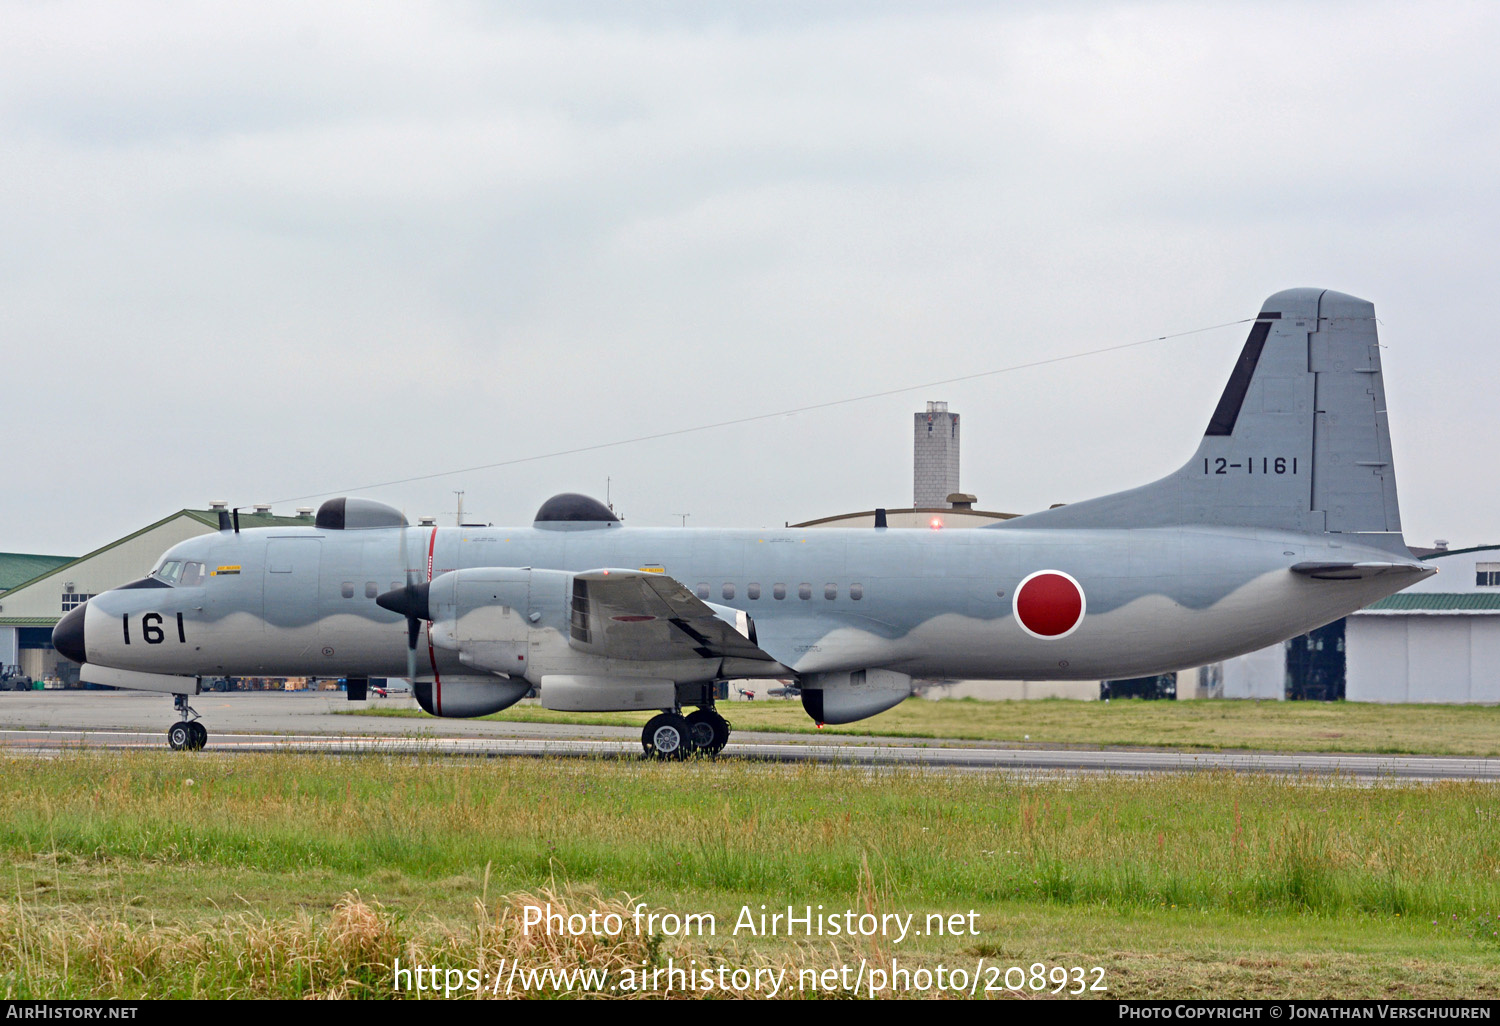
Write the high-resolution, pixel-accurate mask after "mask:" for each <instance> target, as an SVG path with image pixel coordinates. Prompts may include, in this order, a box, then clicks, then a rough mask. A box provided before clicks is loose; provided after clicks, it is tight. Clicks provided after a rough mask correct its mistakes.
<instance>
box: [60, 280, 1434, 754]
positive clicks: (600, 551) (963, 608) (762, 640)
mask: <svg viewBox="0 0 1500 1026" xmlns="http://www.w3.org/2000/svg"><path fill="white" fill-rule="evenodd" d="M220 526H221V530H220V531H219V532H218V533H217V534H211V535H207V536H203V537H198V538H193V539H190V540H188V541H184V542H181V543H180V544H178V545H175V546H173V547H172V548H171V549H170V550H169V551H168V552H167V553H166V554H165V555H163V556H162V557H161V560H160V562H159V563H158V564H157V566H156V568H155V569H154V570H152V571H151V573H150V575H149V576H147V577H145V578H143V579H141V580H138V581H134V582H132V583H130V584H126V585H124V586H123V587H120V588H116V589H114V590H112V591H108V592H105V593H103V594H101V595H97V596H95V597H94V598H92V599H90V600H89V601H88V602H87V603H86V604H85V605H83V606H82V607H80V608H78V609H75V610H73V611H72V612H70V613H68V614H67V615H66V616H64V617H63V618H62V620H61V621H60V622H59V623H58V625H57V627H56V629H55V630H54V632H53V644H54V645H55V646H56V648H57V650H58V651H59V652H61V653H62V654H63V655H65V656H67V657H69V658H71V659H75V660H77V661H78V662H80V663H83V664H84V667H83V670H82V673H81V679H82V680H84V681H89V682H93V683H97V684H107V685H113V686H115V687H122V688H136V689H143V690H148V691H159V692H163V693H166V694H171V695H173V696H175V703H176V707H177V709H178V712H179V715H180V716H181V720H180V722H178V723H176V724H174V725H173V726H172V727H171V728H170V730H169V731H168V742H169V743H170V744H171V746H172V747H173V748H201V747H202V746H203V745H204V743H205V742H206V741H207V738H208V732H207V730H206V729H205V728H204V727H203V725H202V723H201V722H200V721H199V719H198V716H197V714H196V713H195V712H193V710H192V709H191V707H190V706H189V705H188V699H189V697H190V696H192V695H195V694H197V693H198V691H199V682H200V680H201V679H202V678H203V677H217V676H223V675H233V676H309V677H323V678H331V677H347V678H349V679H350V681H351V692H352V693H353V694H357V693H358V692H359V691H360V690H362V687H361V685H362V683H363V681H364V680H366V679H368V678H369V677H370V676H399V675H401V674H402V673H403V672H405V673H407V674H408V676H409V677H410V678H412V680H413V690H414V692H415V695H416V698H417V701H418V703H419V704H420V705H421V707H422V708H423V709H424V710H426V711H427V712H428V713H431V714H432V715H435V716H480V715H484V714H487V713H492V712H496V711H498V710H501V709H504V708H505V707H507V706H509V705H511V704H513V703H515V702H517V701H519V700H520V699H521V698H522V697H524V696H526V695H527V694H529V693H531V692H532V691H533V689H534V690H535V692H536V694H537V696H538V697H539V699H540V701H541V704H542V705H543V706H545V707H547V708H549V709H558V710H575V711H606V710H658V711H659V715H657V716H655V717H654V718H653V719H652V720H651V721H650V722H649V723H648V724H647V725H646V727H645V730H644V732H643V734H642V746H643V748H644V749H645V751H646V753H647V754H648V755H654V756H656V757H659V758H680V757H682V756H684V755H688V754H691V753H693V752H702V753H717V752H718V751H719V750H720V749H722V748H723V747H724V744H725V742H726V741H727V740H728V737H729V725H728V723H727V722H726V721H725V720H724V718H723V717H722V716H721V715H720V714H719V713H718V711H717V710H716V709H715V704H714V697H715V694H716V685H717V684H718V682H721V681H725V680H729V679H740V678H781V679H792V680H795V681H796V683H797V684H798V686H799V687H800V688H801V693H802V703H803V706H804V707H805V708H806V710H807V712H808V714H809V715H810V716H811V717H812V718H813V719H814V720H815V721H817V722H819V723H848V722H851V721H854V720H859V719H863V718H865V717H867V716H873V715H875V714H877V713H879V712H882V711H884V710H886V709H889V708H891V707H893V706H895V705H897V704H898V703H900V702H901V701H902V700H903V699H905V698H907V697H908V696H909V695H910V694H911V688H912V681H913V679H914V678H978V679H984V678H990V679H1016V678H1024V679H1030V680H1095V679H1102V678H1112V677H1113V678H1118V677H1135V676H1143V675H1147V674H1156V673H1163V672H1167V671H1171V670H1176V669H1181V668H1183V667H1190V666H1198V665H1202V664H1205V663H1210V662H1214V661H1217V660H1221V659H1225V658H1227V657H1230V656H1234V655H1238V654H1241V653H1244V652H1249V651H1252V650H1254V649H1257V648H1261V647H1264V646H1266V645H1270V644H1274V643H1276V642H1280V641H1283V640H1285V639H1286V638H1289V637H1293V636H1295V635H1297V634H1301V633H1303V632H1305V631H1308V630H1310V629H1312V628H1314V627H1317V626H1319V625H1321V624H1325V623H1328V622H1329V621H1332V620H1335V619H1337V618H1339V617H1341V616H1344V615H1345V614H1347V613H1350V612H1352V611H1353V610H1356V609H1359V608H1361V607H1363V606H1365V605H1368V604H1369V603H1371V602H1374V601H1375V600H1377V599H1380V598H1382V597H1384V596H1386V595H1389V594H1391V593H1393V592H1396V591H1399V590H1400V589H1402V588H1404V587H1406V586H1407V585H1410V584H1412V583H1414V582H1416V581H1418V580H1420V579H1421V578H1422V577H1424V576H1426V575H1427V574H1430V573H1432V572H1434V571H1433V569H1432V568H1431V567H1428V566H1425V565H1423V564H1422V563H1421V562H1419V561H1418V560H1417V559H1416V558H1415V557H1414V556H1413V555H1412V553H1411V552H1410V551H1409V550H1408V549H1407V547H1406V544H1405V541H1404V540H1403V538H1402V535H1401V519H1400V514H1399V512H1398V510H1397V503H1396V479H1395V475H1394V471H1393V467H1392V465H1391V444H1390V434H1389V431H1388V428H1387V423H1386V408H1385V388H1384V384H1383V382H1382V379H1381V370H1380V348H1379V345H1378V343H1377V340H1376V330H1375V309H1374V307H1373V306H1372V305H1371V304H1370V303H1368V302H1366V301H1365V300H1361V299H1356V298H1354V297H1352V296H1347V295H1343V294H1341V293H1338V292H1331V291H1326V290H1322V289H1291V290H1288V291H1285V292H1279V293H1277V294H1276V295H1273V296H1271V297H1270V298H1269V299H1268V300H1267V301H1266V302H1265V303H1264V304H1263V306H1262V308H1261V312H1260V313H1259V315H1258V316H1257V317H1256V318H1255V320H1254V326H1253V327H1252V328H1251V330H1250V335H1249V338H1248V339H1247V341H1246V342H1245V345H1244V349H1243V350H1242V352H1241V353H1240V357H1239V360H1238V361H1237V363H1236V364H1235V366H1234V370H1233V373H1232V374H1231V375H1230V379H1229V382H1228V384H1227V386H1226V387H1225V389H1224V392H1223V395H1222V396H1221V397H1220V399H1219V402H1218V405H1217V406H1216V407H1215V408H1214V410H1213V413H1212V416H1211V417H1210V419H1209V424H1208V430H1207V431H1206V432H1205V434H1204V436H1203V439H1202V441H1201V442H1200V443H1199V446H1198V451H1197V452H1196V453H1194V454H1193V457H1192V458H1191V459H1190V460H1188V462H1187V463H1186V464H1185V465H1184V466H1183V467H1182V468H1181V469H1179V470H1177V471H1176V472H1175V473H1172V474H1169V475H1168V476H1166V477H1164V478H1162V479H1160V480H1158V481H1156V482H1154V483H1151V484H1147V485H1144V486H1142V487H1139V488H1134V489H1131V490H1129V491H1124V492H1119V493H1116V494H1113V495H1106V496H1103V497H1102V498H1097V499H1091V500H1088V501H1084V502H1077V503H1073V504H1071V505H1065V506H1059V507H1054V508H1052V509H1048V510H1043V511H1041V512H1037V513H1032V514H1029V515H1027V516H1022V517H1018V518H1016V519H1013V520H1006V521H1002V522H1000V523H997V524H995V525H994V526H992V527H986V528H978V529H971V530H955V531H928V530H899V529H894V530H893V529H883V528H882V527H881V526H879V519H877V526H876V527H875V528H874V529H868V528H866V529H816V530H811V531H803V530H798V529H784V530H783V529H778V530H729V529H725V530H716V529H703V528H636V527H626V526H624V525H623V524H622V523H621V522H620V521H619V520H618V519H617V518H616V517H615V515H614V514H613V513H612V512H611V511H610V510H609V509H608V508H607V507H606V506H604V505H603V504H602V503H599V502H598V501H596V500H594V499H590V498H587V497H584V496H581V495H573V494H567V495H559V496H556V497H554V498H552V499H550V500H548V501H547V502H546V503H545V504H544V505H543V506H542V507H541V509H540V511H539V512H538V513H537V515H536V520H535V522H534V523H532V524H531V525H530V526H526V527H517V528H496V527H432V526H421V527H413V526H411V525H409V524H408V523H407V522H406V519H405V517H404V516H403V515H402V514H401V513H400V512H399V511H397V510H395V509H393V508H392V507H390V506H387V505H384V504H382V503H378V502H374V501H371V500H368V499H359V498H339V499H332V500H330V501H328V502H325V503H324V504H323V505H322V507H321V508H320V509H319V510H318V513H317V517H316V520H315V522H314V525H313V526H311V527H294V528H285V527H273V528H263V529H256V530H248V529H247V530H244V531H240V530H238V529H237V526H238V525H237V523H236V522H234V521H233V519H232V518H231V517H230V516H229V515H228V514H225V515H223V516H222V517H221V525H220ZM353 694H351V697H353ZM685 707H696V711H694V712H692V713H691V714H690V715H684V708H685Z"/></svg>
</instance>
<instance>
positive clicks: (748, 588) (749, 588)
mask: <svg viewBox="0 0 1500 1026" xmlns="http://www.w3.org/2000/svg"><path fill="white" fill-rule="evenodd" d="M745 597H746V598H748V599H749V600H750V601H751V602H754V601H756V600H757V599H759V598H760V585H758V584H747V585H745Z"/></svg>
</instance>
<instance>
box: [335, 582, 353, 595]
mask: <svg viewBox="0 0 1500 1026" xmlns="http://www.w3.org/2000/svg"><path fill="white" fill-rule="evenodd" d="M339 593H340V594H341V595H343V596H344V598H353V597H354V582H353V581H345V582H344V583H343V584H342V585H340V586H339Z"/></svg>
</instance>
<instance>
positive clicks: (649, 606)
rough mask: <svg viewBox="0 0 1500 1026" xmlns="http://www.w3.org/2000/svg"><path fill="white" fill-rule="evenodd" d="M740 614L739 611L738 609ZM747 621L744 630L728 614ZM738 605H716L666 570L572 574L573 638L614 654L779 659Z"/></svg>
mask: <svg viewBox="0 0 1500 1026" xmlns="http://www.w3.org/2000/svg"><path fill="white" fill-rule="evenodd" d="M736 614H737V615H736ZM729 616H734V617H735V619H736V620H739V619H741V618H743V619H744V621H745V628H744V630H743V632H742V631H741V630H738V629H736V626H735V624H734V623H731V622H730V621H729V619H728V617H729ZM754 633H755V631H754V625H753V624H752V623H751V622H750V620H749V617H748V616H745V614H744V613H740V612H738V611H737V610H731V609H724V610H723V611H722V612H720V611H716V610H715V608H714V607H712V606H710V605H709V604H708V603H706V602H704V601H703V600H702V599H700V598H698V596H696V595H694V594H693V593H692V592H691V591H689V590H688V588H687V586H686V585H684V584H682V582H680V581H678V580H676V579H675V578H672V577H668V576H667V575H666V574H659V573H645V572H643V571H640V570H588V571H585V572H584V573H579V574H574V575H573V610H572V622H571V629H570V632H569V638H568V644H569V645H570V646H572V647H573V648H575V649H578V650H580V651H583V652H588V653H590V654H593V655H598V656H604V657H606V658H611V659H636V660H674V659H687V658H693V657H697V658H699V659H750V660H755V661H757V662H765V663H767V664H771V663H775V662H776V660H775V659H774V658H772V657H771V656H770V655H769V654H768V653H767V652H765V651H764V650H763V649H761V648H760V646H759V645H757V644H756V643H755V641H754V640H753V638H754Z"/></svg>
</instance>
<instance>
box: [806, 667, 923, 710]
mask: <svg viewBox="0 0 1500 1026" xmlns="http://www.w3.org/2000/svg"><path fill="white" fill-rule="evenodd" d="M910 696H911V677H909V676H907V675H906V674H904V673H897V672H896V671H895V670H846V671H843V672H840V673H810V674H808V675H807V676H805V677H803V678H802V708H803V709H806V710H807V715H809V716H811V717H812V718H813V719H814V720H815V721H816V722H818V723H853V722H854V721H855V720H862V719H864V718H865V717H867V716H874V715H875V714H876V713H882V712H885V711H886V710H887V709H891V708H894V707H895V706H898V705H900V704H901V703H902V702H904V701H906V699H907V698H909V697H910Z"/></svg>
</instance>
